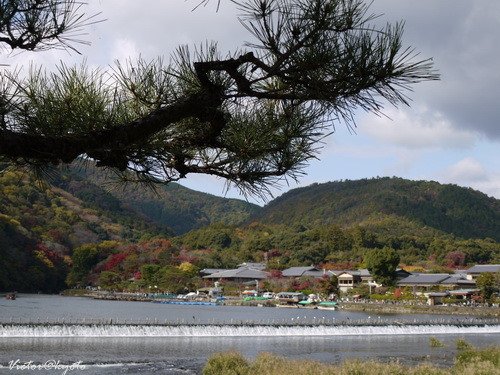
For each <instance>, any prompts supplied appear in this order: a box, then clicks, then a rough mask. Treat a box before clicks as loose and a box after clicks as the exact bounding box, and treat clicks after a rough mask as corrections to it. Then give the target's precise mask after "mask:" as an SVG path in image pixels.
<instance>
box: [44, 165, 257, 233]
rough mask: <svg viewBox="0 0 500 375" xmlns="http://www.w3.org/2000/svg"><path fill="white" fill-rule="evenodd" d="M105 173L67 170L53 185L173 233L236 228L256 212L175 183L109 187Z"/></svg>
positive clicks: (235, 201)
mask: <svg viewBox="0 0 500 375" xmlns="http://www.w3.org/2000/svg"><path fill="white" fill-rule="evenodd" d="M111 180H112V179H110V178H109V176H107V175H106V173H105V172H103V171H100V170H96V169H94V168H90V167H86V168H78V167H77V166H73V167H72V168H70V169H66V170H64V171H62V172H60V174H58V176H57V177H56V178H53V179H52V181H53V183H54V184H55V185H56V186H58V187H60V188H62V189H64V190H66V191H68V192H69V193H71V194H72V195H74V196H76V197H77V198H79V199H81V200H82V201H84V202H85V204H86V205H89V206H92V207H95V208H99V209H100V210H105V211H108V212H110V213H111V214H113V213H114V212H117V211H118V212H121V211H123V210H126V211H129V212H132V213H133V214H134V215H139V216H142V217H144V218H146V219H147V220H148V221H150V222H152V223H154V224H155V225H156V226H158V227H160V228H169V229H170V230H171V231H172V233H173V234H182V233H186V232H188V231H190V230H193V229H196V228H201V227H204V226H206V225H210V224H213V223H224V224H231V225H238V224H241V223H243V222H244V221H245V220H248V218H249V217H250V216H251V215H252V214H254V213H255V212H257V210H258V209H259V208H260V207H259V206H257V205H254V204H251V203H248V202H245V201H242V200H238V199H227V198H221V197H217V196H214V195H211V194H205V193H201V192H198V191H194V190H191V189H188V188H185V187H183V186H181V185H179V184H176V183H170V184H168V185H160V184H159V185H155V186H144V185H137V184H134V183H129V184H127V185H120V184H117V183H115V184H112V183H110V181H111Z"/></svg>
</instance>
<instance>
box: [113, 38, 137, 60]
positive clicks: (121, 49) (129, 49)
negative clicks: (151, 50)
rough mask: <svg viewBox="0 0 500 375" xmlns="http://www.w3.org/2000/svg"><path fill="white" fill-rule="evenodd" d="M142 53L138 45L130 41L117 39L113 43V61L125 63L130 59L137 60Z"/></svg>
mask: <svg viewBox="0 0 500 375" xmlns="http://www.w3.org/2000/svg"><path fill="white" fill-rule="evenodd" d="M139 55H140V52H139V49H138V48H137V45H136V44H135V43H134V42H133V41H131V40H129V39H117V40H115V42H114V43H113V47H112V49H111V60H112V61H114V60H118V61H120V62H125V61H127V60H128V59H132V60H135V59H137V58H138V57H139Z"/></svg>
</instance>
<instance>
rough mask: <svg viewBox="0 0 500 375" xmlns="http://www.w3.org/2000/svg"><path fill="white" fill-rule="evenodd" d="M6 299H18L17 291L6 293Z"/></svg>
mask: <svg viewBox="0 0 500 375" xmlns="http://www.w3.org/2000/svg"><path fill="white" fill-rule="evenodd" d="M5 299H9V300H15V299H16V293H7V294H6V295H5Z"/></svg>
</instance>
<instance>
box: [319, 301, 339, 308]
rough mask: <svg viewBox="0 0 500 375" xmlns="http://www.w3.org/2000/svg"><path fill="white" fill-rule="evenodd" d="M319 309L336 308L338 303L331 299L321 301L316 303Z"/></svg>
mask: <svg viewBox="0 0 500 375" xmlns="http://www.w3.org/2000/svg"><path fill="white" fill-rule="evenodd" d="M318 309H320V310H337V309H338V303H337V302H333V301H323V302H320V303H319V304H318Z"/></svg>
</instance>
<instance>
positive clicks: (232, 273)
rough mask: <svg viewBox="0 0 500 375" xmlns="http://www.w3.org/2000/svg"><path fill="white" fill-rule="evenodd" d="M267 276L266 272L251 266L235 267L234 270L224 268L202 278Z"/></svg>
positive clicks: (261, 277) (260, 277)
mask: <svg viewBox="0 0 500 375" xmlns="http://www.w3.org/2000/svg"><path fill="white" fill-rule="evenodd" d="M268 276H269V274H268V273H267V272H264V271H260V270H255V269H251V268H245V267H242V268H236V269H234V270H225V271H221V272H216V273H213V274H211V275H207V276H203V278H204V279H253V280H255V279H266V278H267V277H268Z"/></svg>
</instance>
